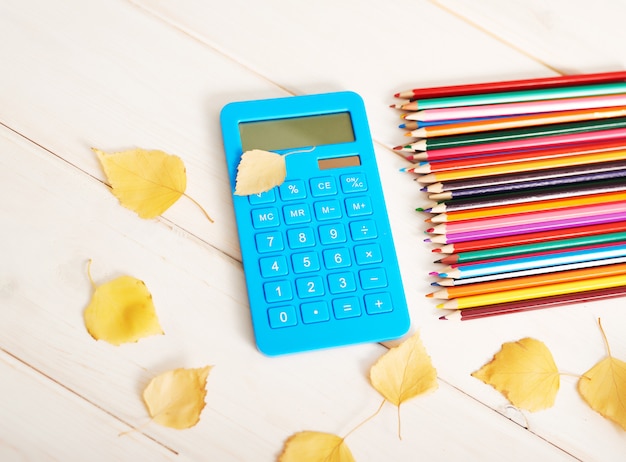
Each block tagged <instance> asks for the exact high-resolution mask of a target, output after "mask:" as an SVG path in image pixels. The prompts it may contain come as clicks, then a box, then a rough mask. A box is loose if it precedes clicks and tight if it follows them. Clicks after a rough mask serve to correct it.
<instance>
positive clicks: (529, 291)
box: [437, 275, 626, 310]
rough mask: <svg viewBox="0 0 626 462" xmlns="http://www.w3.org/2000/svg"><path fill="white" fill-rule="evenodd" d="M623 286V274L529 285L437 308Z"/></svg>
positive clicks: (459, 299) (473, 296) (463, 306)
mask: <svg viewBox="0 0 626 462" xmlns="http://www.w3.org/2000/svg"><path fill="white" fill-rule="evenodd" d="M622 286H626V277H624V276H623V275H617V276H606V277H599V278H592V279H585V280H582V281H574V282H561V283H556V284H546V285H543V286H536V287H528V288H524V289H512V290H504V291H502V292H491V293H488V294H479V295H468V296H467V297H459V298H455V299H453V300H448V301H447V302H445V303H441V304H439V305H437V308H443V309H447V310H454V309H465V308H472V307H476V306H485V305H494V304H496V303H506V302H514V301H517V300H527V299H532V298H541V297H550V296H553V295H563V294H572V293H580V292H586V291H589V290H597V289H608V288H609V287H622Z"/></svg>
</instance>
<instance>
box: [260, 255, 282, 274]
mask: <svg viewBox="0 0 626 462" xmlns="http://www.w3.org/2000/svg"><path fill="white" fill-rule="evenodd" d="M259 265H260V267H261V276H263V277H264V278H268V277H272V276H284V275H285V274H287V259H286V258H285V257H283V256H278V257H268V258H261V259H260V260H259Z"/></svg>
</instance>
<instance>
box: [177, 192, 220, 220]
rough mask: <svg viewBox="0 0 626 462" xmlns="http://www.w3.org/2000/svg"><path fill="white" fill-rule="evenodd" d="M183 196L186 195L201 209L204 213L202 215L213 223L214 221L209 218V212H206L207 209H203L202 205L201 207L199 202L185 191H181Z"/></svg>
mask: <svg viewBox="0 0 626 462" xmlns="http://www.w3.org/2000/svg"><path fill="white" fill-rule="evenodd" d="M183 196H185V197H186V198H187V199H189V200H190V201H191V202H193V203H194V204H196V206H197V207H198V208H199V209H200V210H202V213H204V216H205V217H207V219H208V220H209V221H210V222H211V223H215V221H213V218H211V217H210V216H209V214H208V213H207V211H206V210H204V207H202V206H201V205H200V203H199V202H198V201H197V200H195V199H194V198H193V197H191V196H189V195H188V194H187V193H183Z"/></svg>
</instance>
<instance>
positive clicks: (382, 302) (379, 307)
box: [365, 293, 393, 314]
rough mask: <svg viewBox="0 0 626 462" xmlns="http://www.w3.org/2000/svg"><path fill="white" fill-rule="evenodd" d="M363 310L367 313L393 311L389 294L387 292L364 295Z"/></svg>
mask: <svg viewBox="0 0 626 462" xmlns="http://www.w3.org/2000/svg"><path fill="white" fill-rule="evenodd" d="M365 311H366V312H367V314H378V313H388V312H389V311H393V303H392V302H391V296H390V295H389V294H387V293H380V294H369V295H366V296H365Z"/></svg>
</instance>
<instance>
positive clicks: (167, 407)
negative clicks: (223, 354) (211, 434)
mask: <svg viewBox="0 0 626 462" xmlns="http://www.w3.org/2000/svg"><path fill="white" fill-rule="evenodd" d="M211 368H212V366H205V367H201V368H197V369H183V368H180V369H174V370H171V371H167V372H164V373H163V374H160V375H158V376H156V377H154V378H153V379H152V380H151V381H150V383H148V386H147V387H146V388H145V389H144V391H143V400H144V402H145V403H146V407H147V408H148V412H149V413H150V417H152V420H154V421H155V422H157V423H159V424H161V425H164V426H166V427H171V428H177V429H184V428H190V427H193V426H194V425H196V424H197V423H198V421H199V420H200V414H201V412H202V409H204V406H205V402H204V398H205V397H206V382H207V377H208V375H209V371H210V370H211Z"/></svg>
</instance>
